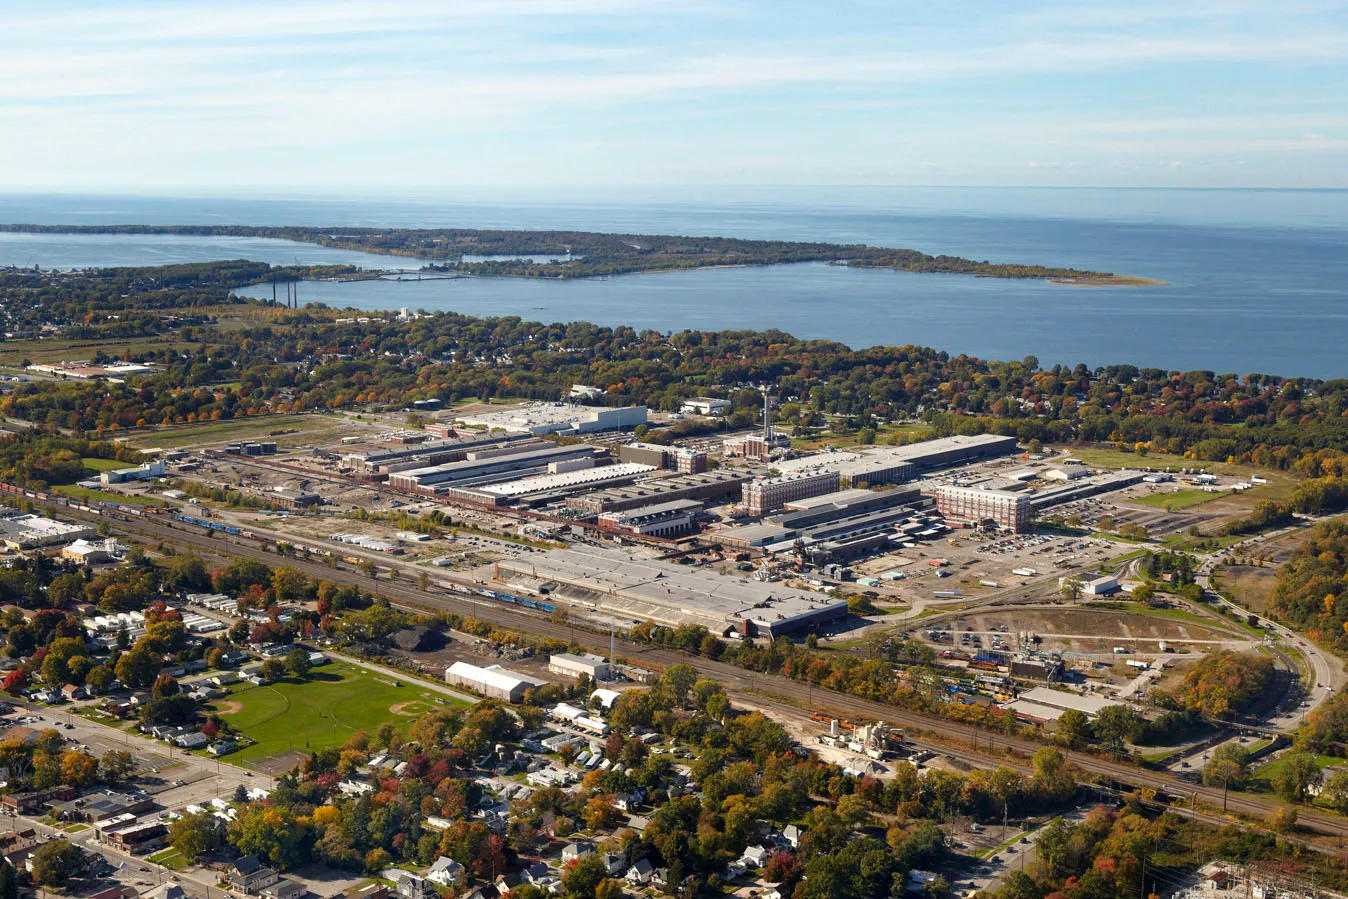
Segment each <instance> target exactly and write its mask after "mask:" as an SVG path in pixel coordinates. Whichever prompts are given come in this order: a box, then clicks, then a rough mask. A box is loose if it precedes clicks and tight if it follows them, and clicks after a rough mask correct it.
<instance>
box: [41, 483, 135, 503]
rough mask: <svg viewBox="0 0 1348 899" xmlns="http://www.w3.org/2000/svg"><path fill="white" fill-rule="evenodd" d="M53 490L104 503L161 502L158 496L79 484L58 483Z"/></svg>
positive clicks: (71, 496)
mask: <svg viewBox="0 0 1348 899" xmlns="http://www.w3.org/2000/svg"><path fill="white" fill-rule="evenodd" d="M51 490H52V492H53V493H60V494H63V495H65V496H68V497H70V498H71V499H83V500H97V501H98V502H103V503H130V504H132V505H136V506H157V505H159V503H160V499H159V498H158V497H148V496H133V495H130V494H123V493H113V492H111V491H109V490H94V489H92V488H89V487H81V486H79V485H78V484H58V485H57V486H55V487H52V488H51Z"/></svg>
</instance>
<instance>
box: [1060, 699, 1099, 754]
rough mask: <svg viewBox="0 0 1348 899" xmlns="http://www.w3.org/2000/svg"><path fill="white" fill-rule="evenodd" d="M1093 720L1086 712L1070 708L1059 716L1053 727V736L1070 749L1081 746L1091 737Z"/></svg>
mask: <svg viewBox="0 0 1348 899" xmlns="http://www.w3.org/2000/svg"><path fill="white" fill-rule="evenodd" d="M1090 733H1091V720H1090V718H1088V717H1086V713H1085V712H1081V711H1078V710H1077V709H1068V710H1067V711H1065V712H1063V713H1062V715H1061V716H1059V718H1058V723H1057V725H1056V726H1055V727H1054V729H1053V738H1054V739H1055V740H1056V741H1057V742H1059V743H1061V744H1062V745H1063V746H1066V747H1067V748H1068V749H1077V748H1079V747H1081V746H1082V745H1083V744H1084V743H1085V742H1086V740H1087V739H1088V738H1089V737H1090Z"/></svg>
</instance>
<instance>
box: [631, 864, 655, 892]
mask: <svg viewBox="0 0 1348 899" xmlns="http://www.w3.org/2000/svg"><path fill="white" fill-rule="evenodd" d="M654 877H655V865H652V864H651V863H650V860H649V859H644V858H643V859H642V860H641V861H639V862H637V863H636V864H635V865H633V866H632V867H630V868H628V869H627V878H626V879H627V882H628V883H630V884H632V885H633V886H645V885H646V884H648V883H650V882H651V880H652V879H653V878H654Z"/></svg>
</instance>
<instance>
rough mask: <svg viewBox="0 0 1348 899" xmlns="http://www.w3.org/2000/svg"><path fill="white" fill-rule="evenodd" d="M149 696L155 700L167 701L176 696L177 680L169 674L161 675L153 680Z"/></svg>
mask: <svg viewBox="0 0 1348 899" xmlns="http://www.w3.org/2000/svg"><path fill="white" fill-rule="evenodd" d="M150 695H151V696H153V697H154V698H155V699H167V698H168V697H170V696H177V695H178V679H177V678H176V677H173V676H172V675H169V674H161V675H159V676H158V677H156V678H155V679H154V686H153V687H152V688H151V689H150Z"/></svg>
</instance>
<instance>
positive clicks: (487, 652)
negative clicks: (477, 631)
mask: <svg viewBox="0 0 1348 899" xmlns="http://www.w3.org/2000/svg"><path fill="white" fill-rule="evenodd" d="M446 636H448V637H449V641H448V642H447V643H446V644H445V645H444V646H443V647H442V648H440V649H436V650H432V651H430V652H407V651H403V650H397V649H395V650H394V655H400V656H402V657H403V658H405V659H409V660H411V661H412V662H414V663H415V664H416V665H418V666H419V667H420V668H421V670H422V671H424V672H425V673H427V674H432V675H435V676H437V677H438V676H443V675H444V673H445V669H446V668H448V667H449V666H450V665H453V664H454V663H455V662H467V663H468V664H470V665H480V666H482V667H484V668H485V667H487V666H490V665H501V666H503V667H505V668H509V669H510V670H511V671H518V672H519V673H521V674H528V675H532V676H533V677H534V678H535V679H537V680H541V681H548V682H550V683H564V682H566V681H568V680H569V678H565V677H563V676H562V675H559V674H553V673H552V672H550V671H548V657H547V656H546V655H544V654H538V655H524V654H523V652H522V651H521V649H520V648H518V647H510V646H505V645H502V644H498V643H491V642H489V641H487V640H483V639H481V638H479V637H474V636H472V635H471V634H464V633H460V632H459V631H450V632H449V633H448V634H447V635H446Z"/></svg>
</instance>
